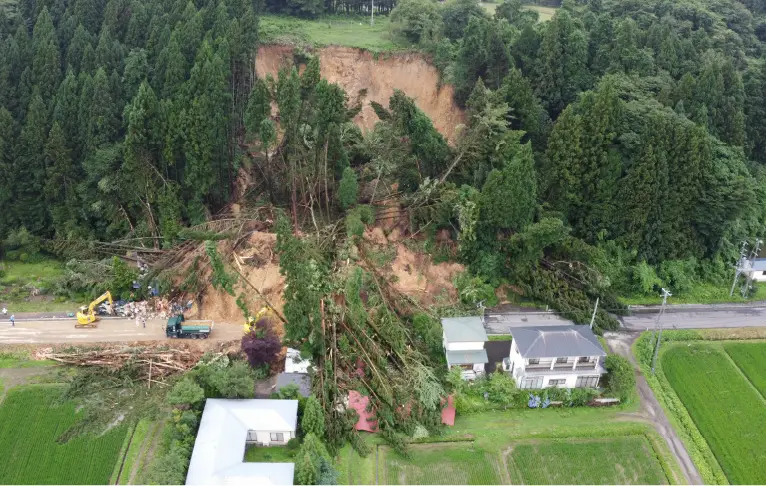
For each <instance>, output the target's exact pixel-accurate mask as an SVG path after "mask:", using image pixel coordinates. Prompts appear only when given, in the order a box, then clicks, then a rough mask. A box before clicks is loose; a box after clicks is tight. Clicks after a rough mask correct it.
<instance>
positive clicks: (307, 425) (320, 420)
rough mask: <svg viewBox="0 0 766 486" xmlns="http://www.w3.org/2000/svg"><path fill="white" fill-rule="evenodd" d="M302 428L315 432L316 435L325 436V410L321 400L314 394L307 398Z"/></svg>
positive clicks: (305, 432) (305, 431) (306, 432)
mask: <svg viewBox="0 0 766 486" xmlns="http://www.w3.org/2000/svg"><path fill="white" fill-rule="evenodd" d="M301 429H302V430H303V433H304V434H306V435H308V434H313V435H314V436H316V437H324V431H325V427H324V410H323V409H322V405H321V404H320V403H319V400H317V399H316V397H314V396H313V395H312V396H310V397H308V399H306V404H305V406H304V408H303V418H302V419H301Z"/></svg>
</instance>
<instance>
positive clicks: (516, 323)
mask: <svg viewBox="0 0 766 486" xmlns="http://www.w3.org/2000/svg"><path fill="white" fill-rule="evenodd" d="M658 310H659V309H658V308H650V309H640V310H636V311H634V312H633V315H631V316H622V317H618V319H619V320H620V322H621V323H622V328H621V329H622V330H625V331H645V330H647V329H654V323H655V321H656V319H657V311H658ZM567 324H571V321H569V320H567V319H565V318H563V317H559V316H558V315H557V314H555V313H553V312H545V311H541V310H532V311H528V312H525V311H523V310H511V311H505V310H501V311H494V310H489V309H488V310H487V312H486V318H485V322H484V327H485V329H486V330H487V333H489V334H508V332H509V329H510V328H512V327H532V326H561V325H567ZM662 324H663V327H664V328H665V329H715V328H726V327H729V328H731V327H759V326H766V306H763V305H758V306H746V305H709V306H707V305H700V306H668V308H667V309H666V311H665V314H663V316H662Z"/></svg>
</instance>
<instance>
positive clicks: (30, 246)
mask: <svg viewBox="0 0 766 486" xmlns="http://www.w3.org/2000/svg"><path fill="white" fill-rule="evenodd" d="M2 247H3V251H4V253H5V257H6V258H7V259H8V260H19V261H22V262H33V261H37V260H39V259H40V250H41V248H42V244H41V243H40V238H38V237H36V236H35V235H33V234H32V233H30V232H29V231H27V229H26V228H24V227H21V228H19V229H17V230H16V231H11V232H10V233H8V237H7V238H6V239H5V241H4V242H3V244H2Z"/></svg>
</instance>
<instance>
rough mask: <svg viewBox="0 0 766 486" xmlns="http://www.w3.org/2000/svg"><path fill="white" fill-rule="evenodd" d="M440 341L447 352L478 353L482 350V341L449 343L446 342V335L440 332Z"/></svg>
mask: <svg viewBox="0 0 766 486" xmlns="http://www.w3.org/2000/svg"><path fill="white" fill-rule="evenodd" d="M442 341H443V343H444V349H446V350H447V351H478V350H480V349H484V341H463V342H458V343H451V342H449V341H447V334H446V333H445V332H442Z"/></svg>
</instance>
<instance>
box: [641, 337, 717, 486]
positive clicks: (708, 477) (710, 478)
mask: <svg viewBox="0 0 766 486" xmlns="http://www.w3.org/2000/svg"><path fill="white" fill-rule="evenodd" d="M651 339H652V333H651V332H645V333H643V334H641V336H639V338H638V339H637V340H636V342H635V344H634V345H633V354H634V355H635V356H636V359H637V360H638V365H639V368H640V369H641V373H642V374H643V375H644V377H645V378H646V382H647V383H648V384H649V386H650V387H651V389H652V391H653V392H654V396H655V397H656V398H657V401H658V402H659V403H660V405H662V408H663V409H664V410H665V412H666V414H667V416H668V419H669V420H670V422H671V423H672V424H673V426H674V427H675V429H676V432H677V433H678V435H679V437H680V438H681V440H682V441H683V442H684V445H686V450H687V451H688V453H689V456H690V457H691V459H692V461H694V464H695V465H696V466H697V470H698V471H699V473H700V476H702V480H703V481H704V482H705V483H706V484H729V482H728V480H727V479H726V475H725V474H724V472H723V469H721V466H720V464H718V461H717V460H716V459H715V456H714V455H713V451H712V450H711V449H710V446H709V445H708V443H707V441H706V440H705V438H704V437H703V436H702V434H701V433H700V431H699V429H697V426H696V425H695V424H694V421H693V420H692V418H691V416H690V415H689V412H688V411H687V410H686V407H684V405H683V403H682V402H681V399H680V398H678V395H676V392H675V391H674V390H673V387H672V386H671V385H670V382H668V380H667V378H666V377H665V374H664V373H663V371H662V360H659V359H658V360H657V366H656V368H655V371H656V374H652V372H651V368H652V356H653V349H652V344H651ZM702 339H703V338H702V336H701V335H700V334H699V333H698V332H697V331H692V330H671V331H664V332H663V333H662V342H663V344H667V343H671V342H683V341H701V340H702Z"/></svg>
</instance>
